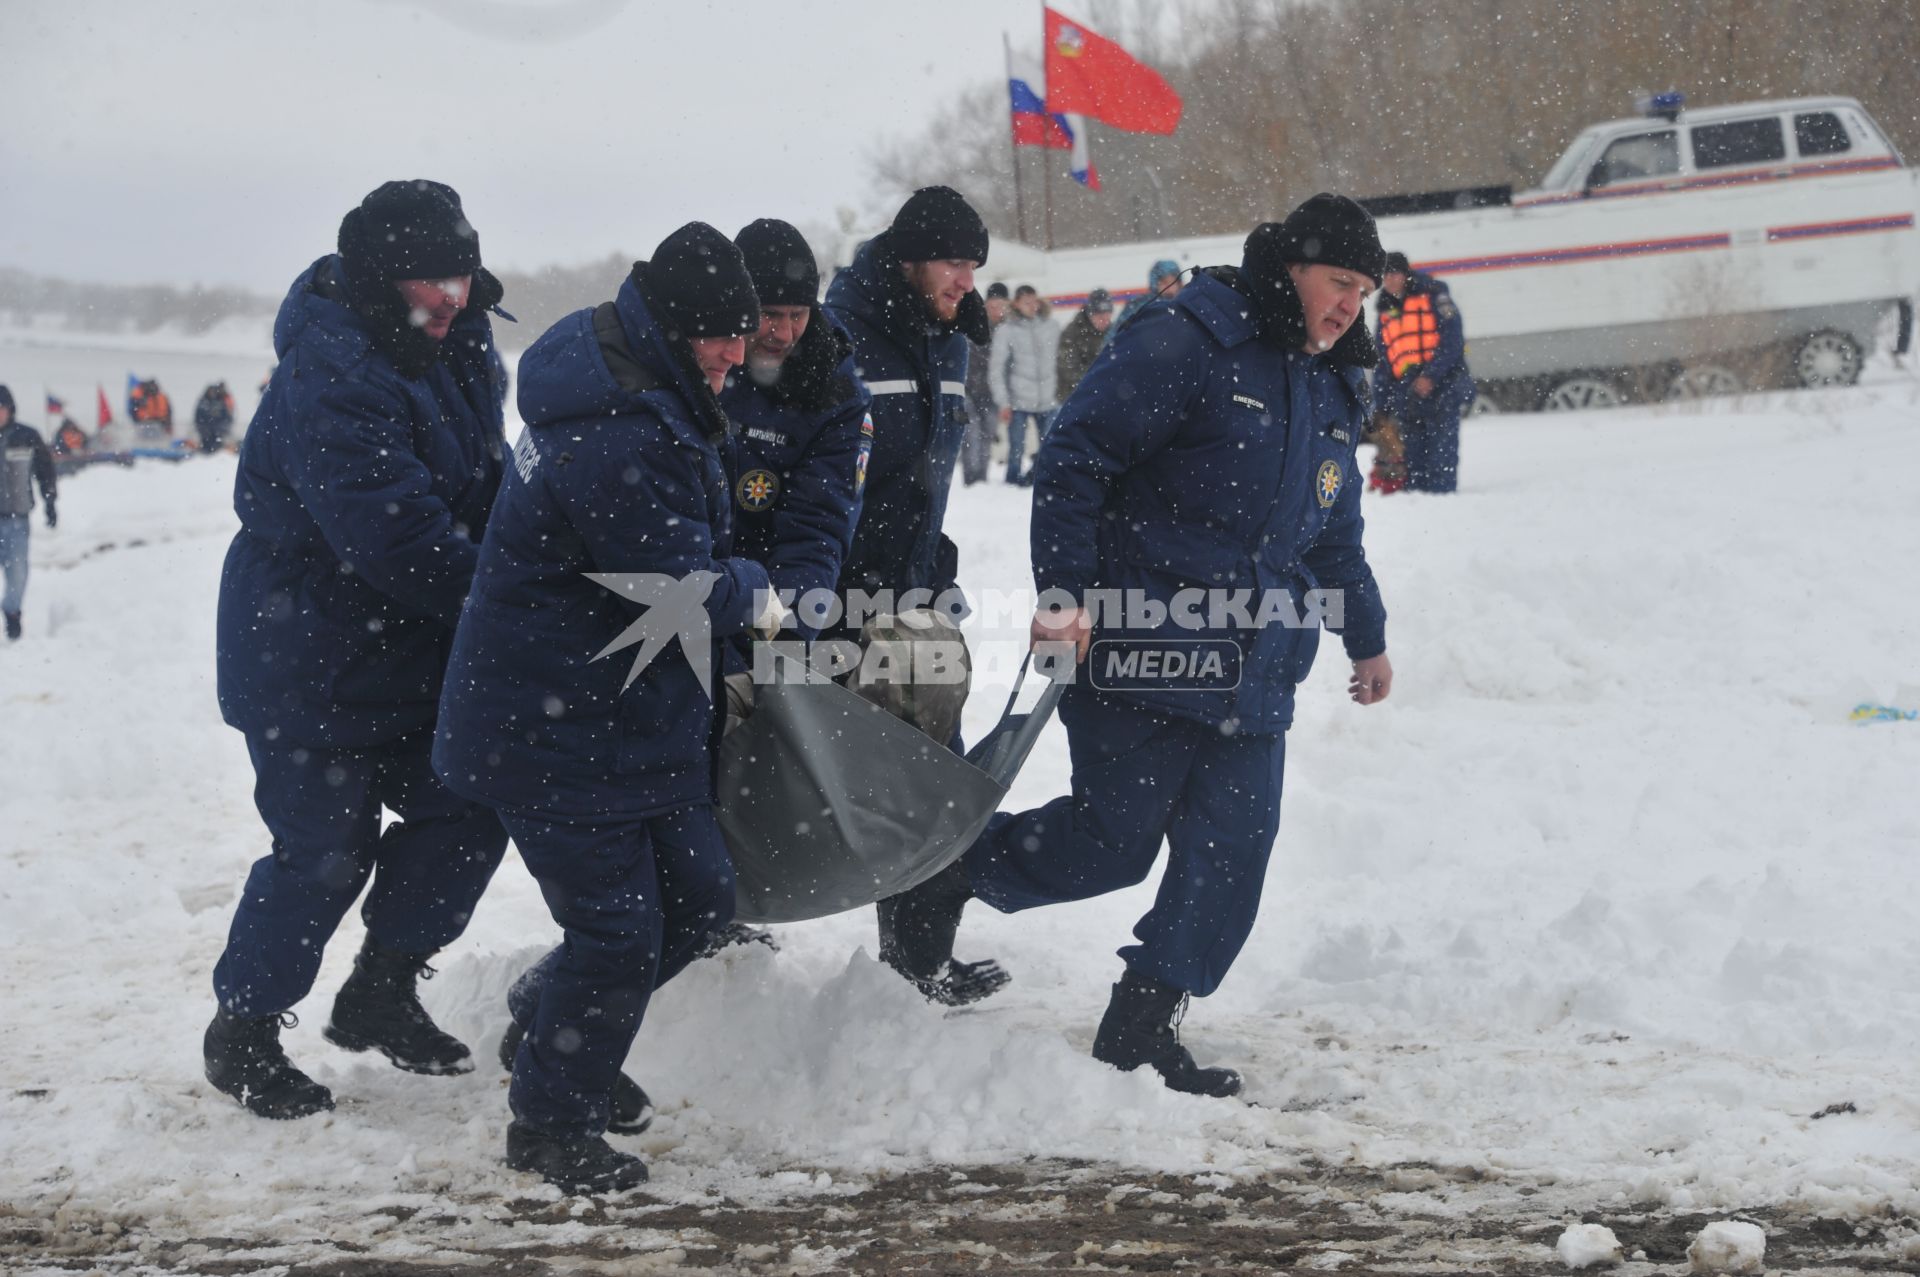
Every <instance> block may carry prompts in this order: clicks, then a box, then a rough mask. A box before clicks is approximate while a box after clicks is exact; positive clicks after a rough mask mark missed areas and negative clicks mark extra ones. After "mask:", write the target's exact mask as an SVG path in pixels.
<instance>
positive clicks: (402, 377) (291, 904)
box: [203, 181, 507, 1118]
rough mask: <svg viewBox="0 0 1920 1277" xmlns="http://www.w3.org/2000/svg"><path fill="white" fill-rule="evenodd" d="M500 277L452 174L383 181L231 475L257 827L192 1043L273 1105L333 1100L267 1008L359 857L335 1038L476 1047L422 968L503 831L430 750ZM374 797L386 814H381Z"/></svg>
mask: <svg viewBox="0 0 1920 1277" xmlns="http://www.w3.org/2000/svg"><path fill="white" fill-rule="evenodd" d="M500 296H501V292H500V285H499V283H498V281H496V280H495V279H494V278H493V276H492V275H490V274H488V273H487V271H486V270H485V269H484V268H483V267H482V266H481V265H480V241H479V237H478V236H477V235H476V234H475V233H474V229H473V227H472V226H471V225H470V224H469V223H468V221H467V219H466V214H465V213H464V211H463V210H462V208H461V205H460V197H459V196H458V195H457V194H455V193H454V191H453V190H452V189H451V188H450V187H446V186H443V185H441V184H440V183H438V182H426V181H409V182H388V183H386V184H385V185H384V186H381V187H380V188H379V189H377V190H375V191H374V192H373V193H372V194H370V195H368V196H367V197H366V199H365V200H363V201H362V202H361V203H360V205H359V206H358V207H357V208H355V209H353V210H352V211H350V212H349V213H348V214H347V215H346V217H345V219H343V220H342V222H341V223H340V236H339V252H338V253H337V254H335V255H332V256H328V257H323V258H321V259H320V260H319V261H318V262H315V263H314V264H313V265H312V266H311V267H309V268H308V269H307V270H306V271H305V272H303V273H302V274H301V275H300V277H299V278H298V279H297V280H295V281H294V284H293V288H292V289H291V291H289V292H288V294H287V298H286V300H285V301H284V302H283V303H281V306H280V314H279V318H278V319H277V320H276V321H275V323H274V349H275V351H276V352H277V353H278V355H279V357H280V363H279V365H278V366H277V367H276V368H275V369H274V371H273V377H272V380H271V381H270V382H269V383H268V385H267V390H266V394H265V396H264V397H263V398H262V400H261V402H260V408H259V411H258V412H256V413H255V415H254V418H253V426H252V428H251V429H250V430H248V431H247V436H246V440H245V442H244V443H243V444H242V445H241V449H240V467H239V474H238V476H237V477H236V479H235V481H234V499H233V504H234V509H235V510H236V511H237V512H238V514H239V516H240V530H239V532H237V533H236V534H235V535H234V538H233V544H232V546H231V547H230V548H229V549H228V551H227V559H226V566H225V568H224V569H223V570H222V572H221V576H220V618H219V655H218V665H219V694H220V710H221V713H222V714H223V715H224V716H225V718H226V720H227V722H228V723H230V724H232V725H233V726H235V727H237V728H239V729H240V730H241V731H242V732H244V733H246V737H247V752H248V754H249V756H250V757H251V758H252V760H253V770H254V778H255V779H254V802H255V805H257V806H258V807H259V809H260V815H261V818H262V820H264V821H265V823H266V826H267V830H268V832H269V833H271V834H272V836H273V852H272V854H271V855H269V856H265V857H263V858H262V859H260V860H259V861H257V862H256V863H255V864H254V866H253V871H252V873H251V874H250V875H249V876H248V878H247V884H246V887H245V889H244V890H243V891H242V892H241V895H240V902H239V904H238V905H237V906H236V907H235V909H234V914H233V924H232V928H231V930H230V931H229V933H228V937H227V946H226V950H225V952H224V953H222V954H221V956H220V961H219V964H218V965H217V966H215V967H214V971H213V988H214V993H215V995H216V997H217V998H218V1001H219V1012H218V1014H216V1015H215V1017H214V1020H213V1023H212V1024H210V1025H209V1026H208V1027H207V1032H206V1037H205V1041H204V1044H203V1045H204V1051H205V1057H206V1072H207V1078H208V1080H209V1081H211V1082H212V1083H213V1085H214V1086H215V1087H217V1088H219V1089H220V1090H221V1091H224V1092H225V1093H227V1094H228V1095H231V1096H233V1097H234V1098H235V1099H237V1100H239V1101H240V1102H241V1103H242V1104H244V1105H246V1107H247V1108H249V1109H251V1110H252V1111H253V1112H255V1113H258V1114H260V1115H261V1116H263V1117H273V1118H294V1117H302V1116H305V1115H306V1114H309V1113H313V1112H316V1111H318V1110H321V1109H330V1108H332V1107H333V1096H332V1094H331V1093H330V1092H329V1091H328V1090H327V1088H326V1087H324V1086H322V1085H320V1084H319V1083H318V1082H315V1081H314V1080H313V1079H311V1078H309V1077H308V1076H307V1075H306V1074H305V1073H302V1072H301V1071H300V1070H299V1069H297V1068H295V1067H294V1066H293V1065H292V1064H291V1063H290V1062H289V1061H288V1059H287V1057H286V1054H285V1052H284V1051H283V1050H282V1048H281V1046H280V1040H279V1034H280V1029H281V1027H282V1022H283V1019H284V1020H285V1021H287V1022H291V1020H292V1016H291V1008H292V1007H293V1006H294V1004H295V1003H297V1002H299V1001H300V1000H301V999H302V998H304V997H305V996H306V995H307V992H308V990H310V989H311V988H312V987H313V981H314V977H315V975H316V974H317V973H318V971H319V968H320V957H321V952H322V950H323V949H324V948H325V946H326V944H327V941H328V940H329V939H330V938H331V937H332V936H333V933H334V929H335V928H336V927H338V926H339V924H340V920H341V918H342V917H343V916H344V915H345V914H346V912H347V910H348V909H349V908H350V907H352V905H353V902H354V900H355V899H356V898H357V897H358V896H359V895H360V892H361V889H362V888H365V887H367V886H368V881H369V879H371V881H372V886H371V887H370V888H368V890H367V897H366V902H365V904H364V905H363V906H362V907H361V911H360V912H361V916H362V917H363V918H364V919H365V921H366V927H367V934H366V942H365V944H364V945H363V946H362V947H361V950H360V953H359V956H358V957H356V958H355V959H354V969H353V974H352V975H351V976H349V977H348V979H347V982H346V983H345V984H344V985H343V986H342V987H341V989H340V993H339V996H338V997H337V998H335V1000H334V1004H333V1011H332V1014H331V1016H330V1017H329V1020H328V1023H327V1027H326V1030H325V1032H326V1036H327V1038H328V1039H329V1040H331V1041H332V1042H334V1043H335V1044H336V1045H339V1046H343V1047H346V1048H348V1049H349V1050H356V1051H363V1050H367V1049H375V1050H378V1051H380V1052H381V1053H382V1054H384V1055H386V1056H387V1058H388V1059H390V1060H391V1061H392V1062H393V1063H394V1064H395V1065H397V1066H399V1067H400V1068H403V1069H407V1070H409V1071H411V1072H416V1073H464V1072H467V1071H468V1070H470V1069H472V1068H473V1059H472V1056H471V1054H470V1053H469V1052H468V1050H467V1048H466V1047H465V1046H464V1045H462V1044H461V1043H459V1042H457V1041H455V1040H454V1039H453V1038H452V1037H449V1036H448V1035H447V1034H445V1033H443V1032H441V1031H440V1029H439V1028H438V1027H437V1026H435V1025H434V1023H433V1021H432V1020H431V1019H429V1018H428V1016H427V1013H426V1011H425V1010H424V1009H422V1008H421V1006H420V1002H419V999H418V997H417V995H416V992H415V982H416V980H417V979H418V978H420V977H421V976H423V975H427V974H430V973H431V968H429V967H428V966H427V960H428V959H429V958H430V957H432V956H433V954H434V952H435V951H437V950H439V949H440V948H442V947H443V946H445V945H447V944H450V943H452V942H453V940H454V939H455V938H457V937H458V936H459V935H460V933H461V932H462V931H463V930H464V929H465V928H466V925H467V922H468V920H469V919H470V918H471V916H472V914H473V909H474V906H475V904H476V903H477V902H478V901H479V899H480V895H481V893H482V892H483V891H484V890H485V889H486V885H487V882H488V880H489V879H490V878H491V877H492V875H493V871H494V869H495V868H496V867H497V866H498V865H499V863H500V858H501V856H502V855H503V854H505V851H506V845H507V836H506V832H505V831H504V830H503V829H502V828H501V827H500V822H499V821H498V820H497V819H496V818H495V817H494V814H493V813H492V812H491V811H489V810H487V809H486V808H485V807H484V806H482V805H480V804H478V803H475V802H471V801H469V800H467V799H465V798H462V797H460V796H458V795H456V794H453V793H451V792H449V791H448V789H447V788H446V786H444V785H442V784H441V783H440V781H439V780H438V779H437V778H435V776H434V774H433V768H432V766H431V765H430V762H429V757H428V755H429V751H430V750H431V747H432V743H433V725H434V716H435V712H436V709H437V707H438V705H439V701H440V682H441V677H442V673H443V671H444V669H445V667H446V661H447V649H448V646H449V644H450V643H451V642H452V639H453V627H454V624H455V622H456V621H457V620H458V619H459V616H460V609H461V605H462V604H463V603H464V602H465V601H466V597H467V588H468V586H469V585H470V584H471V582H472V580H473V571H474V564H475V563H476V561H477V559H478V556H479V548H478V544H477V543H478V542H479V541H480V539H481V530H482V529H483V528H485V527H486V525H487V520H488V515H489V512H490V511H491V509H492V507H493V500H494V494H495V492H496V491H497V490H498V488H499V485H500V470H501V458H502V452H503V441H502V434H501V409H502V405H503V403H504V400H505V396H506V372H505V369H504V368H503V367H502V366H501V363H500V356H499V354H498V353H497V352H496V351H495V349H494V342H493V330H492V327H491V326H490V324H489V322H488V319H487V312H488V310H489V309H490V308H492V307H493V306H494V305H495V304H496V303H498V302H499V300H500ZM501 313H503V314H504V312H501ZM382 809H385V810H388V811H391V812H393V813H394V814H395V815H397V816H398V817H399V820H397V821H395V822H393V823H391V824H389V825H387V827H386V828H385V829H384V830H383V829H382V818H381V812H382Z"/></svg>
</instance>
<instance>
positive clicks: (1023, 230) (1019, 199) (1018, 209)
mask: <svg viewBox="0 0 1920 1277" xmlns="http://www.w3.org/2000/svg"><path fill="white" fill-rule="evenodd" d="M1000 47H1001V48H1002V49H1004V50H1005V51H1006V55H1007V89H1008V92H1012V89H1013V37H1012V36H1010V35H1008V34H1007V33H1006V32H1005V31H1002V32H1001V33H1000ZM1007 147H1008V149H1009V150H1011V151H1012V152H1013V207H1014V217H1015V218H1016V219H1018V222H1019V226H1020V239H1021V241H1022V242H1025V240H1026V238H1027V196H1026V192H1025V191H1024V190H1022V189H1021V186H1020V140H1019V139H1018V138H1017V137H1015V136H1014V132H1013V111H1012V109H1011V106H1009V109H1008V111H1007Z"/></svg>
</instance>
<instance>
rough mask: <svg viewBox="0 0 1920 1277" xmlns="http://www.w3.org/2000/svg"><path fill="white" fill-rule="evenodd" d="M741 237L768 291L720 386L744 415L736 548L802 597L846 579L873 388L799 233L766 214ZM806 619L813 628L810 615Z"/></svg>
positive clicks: (732, 455) (734, 483)
mask: <svg viewBox="0 0 1920 1277" xmlns="http://www.w3.org/2000/svg"><path fill="white" fill-rule="evenodd" d="M734 243H735V244H736V245H738V246H739V248H740V252H741V254H742V255H743V256H744V257H745V258H746V262H747V271H748V273H749V274H750V275H751V277H752V279H753V289H754V292H755V293H756V294H757V295H758V297H759V299H760V327H759V330H758V331H756V332H755V333H754V335H753V336H751V337H749V338H748V339H747V362H746V363H745V364H744V365H743V366H742V367H741V368H739V369H738V370H736V371H735V372H734V373H733V374H732V375H731V376H729V377H728V378H727V386H726V389H724V390H722V391H721V392H720V406H721V407H722V408H724V409H725V410H726V413H727V417H728V419H729V420H730V421H731V422H732V424H733V430H732V433H731V434H730V435H729V436H728V445H729V446H728V458H727V480H728V483H729V485H730V490H731V492H732V495H733V518H734V529H733V553H734V554H735V556H737V557H739V558H743V559H752V560H754V561H755V562H757V563H761V564H764V565H765V566H766V569H767V573H768V575H769V576H771V577H772V578H773V585H774V588H775V589H776V590H779V591H781V592H782V593H783V594H785V593H790V594H791V595H792V596H793V597H794V598H796V599H798V598H799V597H800V596H802V595H805V594H806V593H808V592H809V591H814V590H821V591H830V590H832V589H833V587H834V586H835V584H837V583H838V582H839V580H840V567H841V564H842V563H843V562H845V560H846V554H847V547H848V546H849V545H851V544H852V542H853V529H854V524H855V522H856V520H857V519H858V517H859V513H860V491H861V486H862V482H863V479H864V477H865V467H866V465H867V463H868V461H869V459H870V456H871V453H872V450H873V443H874V422H873V419H872V417H871V416H869V414H868V405H869V403H870V398H871V397H870V396H869V395H868V394H867V388H866V386H864V385H863V384H862V383H861V381H860V378H859V376H858V375H857V373H856V372H855V370H854V357H853V342H852V340H851V339H850V338H848V336H847V334H846V330H845V329H843V328H842V327H841V326H840V325H839V323H838V322H836V321H835V320H833V319H830V318H829V317H828V316H827V315H826V313H825V312H824V311H823V310H822V309H821V307H820V304H819V300H818V299H819V296H820V274H819V269H818V267H816V266H815V265H814V259H813V250H812V249H811V248H809V247H808V246H807V241H806V240H805V239H804V238H802V237H801V234H800V232H799V231H798V230H796V229H795V228H794V227H793V226H791V225H789V224H788V223H786V222H782V221H778V220H776V219H773V218H762V219H761V220H759V221H757V222H754V223H753V224H752V225H750V226H747V227H745V228H744V229H743V230H741V232H740V233H739V234H738V235H736V236H734ZM795 621H796V624H797V625H798V626H799V629H800V632H801V634H802V635H804V636H805V637H807V638H811V637H813V631H812V627H810V626H808V625H807V624H806V620H805V614H804V613H801V614H798V615H796V617H795Z"/></svg>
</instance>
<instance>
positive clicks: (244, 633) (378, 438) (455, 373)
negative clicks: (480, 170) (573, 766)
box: [218, 257, 506, 749]
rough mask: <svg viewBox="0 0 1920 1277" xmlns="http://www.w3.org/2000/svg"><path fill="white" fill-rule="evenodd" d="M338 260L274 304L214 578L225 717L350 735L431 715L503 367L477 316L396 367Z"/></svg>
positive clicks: (466, 568) (286, 737) (489, 472)
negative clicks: (266, 355) (267, 362)
mask: <svg viewBox="0 0 1920 1277" xmlns="http://www.w3.org/2000/svg"><path fill="white" fill-rule="evenodd" d="M345 296H346V294H345V291H344V287H343V285H342V283H341V279H340V275H339V259H338V258H337V257H326V258H322V259H321V260H320V261H318V262H316V263H315V264H314V265H313V266H311V267H309V268H308V269H307V270H306V271H305V272H304V273H303V274H302V275H301V276H300V277H299V278H298V279H297V280H295V281H294V284H293V288H292V290H291V291H290V292H288V294H287V298H286V301H284V302H283V303H281V306H280V315H279V318H278V319H277V320H276V321H275V323H274V331H273V344H274V350H275V352H276V353H277V354H278V355H279V358H280V363H279V366H278V367H276V368H275V369H274V371H273V378H272V380H271V381H270V382H269V383H268V385H267V391H266V395H265V396H264V397H263V398H262V399H261V401H260V407H259V410H258V411H257V412H255V414H254V417H253V424H252V426H251V427H250V428H249V429H248V431H247V435H246V440H245V442H244V443H242V445H241V448H240V469H239V475H238V477H237V478H236V480H235V482H234V493H233V504H234V509H235V510H236V511H237V512H238V513H239V516H240V531H239V532H238V533H237V534H235V536H234V538H233V544H232V546H231V547H230V548H229V549H228V550H227V560H226V566H225V568H224V570H223V571H222V573H221V577H220V613H219V657H218V665H219V695H220V711H221V713H222V715H224V716H225V718H226V721H227V722H229V723H231V724H232V725H233V726H235V727H238V728H240V729H241V730H242V731H245V732H248V733H261V734H267V735H271V736H273V738H274V739H276V740H279V741H282V742H288V741H291V742H295V743H298V744H303V745H315V746H329V747H337V748H348V749H351V748H360V747H364V746H369V745H374V744H378V743H381V742H384V741H389V740H392V739H394V738H395V737H397V736H401V735H404V734H406V733H410V732H414V731H419V730H421V729H424V728H429V727H431V726H432V725H433V718H434V712H435V708H436V706H437V705H438V704H439V701H440V679H441V673H442V671H443V670H444V669H445V667H446V661H447V651H448V647H449V645H450V644H451V643H452V640H453V627H454V623H455V622H456V621H457V620H458V619H459V616H460V607H461V604H462V603H463V602H464V601H465V599H466V597H467V589H468V586H469V585H470V584H471V582H472V580H473V570H474V564H475V562H476V560H477V557H478V548H477V546H476V542H478V541H479V540H480V537H481V531H482V529H484V528H485V527H486V523H487V515H488V512H489V511H490V510H491V509H492V507H493V501H494V494H495V492H496V491H497V489H498V488H499V485H500V471H501V454H502V448H503V441H502V428H501V410H502V406H503V404H504V402H505V398H506V371H505V369H504V367H503V366H502V365H501V362H500V356H499V354H498V352H497V351H496V350H495V349H494V345H493V329H492V326H491V325H490V323H489V322H488V319H487V316H486V314H485V312H484V311H481V310H479V309H477V308H470V309H468V310H467V311H464V312H462V313H461V314H460V316H459V317H458V318H457V319H455V321H454V324H453V328H452V330H451V331H450V332H449V333H448V335H447V338H446V340H445V341H444V342H442V343H441V348H440V349H441V357H440V359H439V360H438V362H436V363H435V364H434V365H433V366H432V367H431V368H429V369H428V370H427V371H426V372H425V373H424V374H422V375H420V376H418V377H407V376H403V375H402V374H401V373H400V371H399V370H398V369H397V368H395V366H394V364H393V361H392V360H391V359H390V358H389V357H388V356H387V355H386V354H385V353H384V352H382V351H381V350H380V349H378V348H377V347H376V345H375V343H374V340H373V338H372V336H371V333H370V330H369V329H368V327H367V325H366V324H365V323H364V322H363V321H362V320H361V318H360V317H359V315H357V314H356V313H354V312H353V311H352V310H350V309H349V308H348V306H347V305H346V304H345V300H344V299H345Z"/></svg>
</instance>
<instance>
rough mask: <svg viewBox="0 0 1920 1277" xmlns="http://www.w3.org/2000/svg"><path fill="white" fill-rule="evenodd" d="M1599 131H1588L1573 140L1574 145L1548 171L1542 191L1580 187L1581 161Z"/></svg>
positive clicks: (1541, 185) (1541, 184)
mask: <svg viewBox="0 0 1920 1277" xmlns="http://www.w3.org/2000/svg"><path fill="white" fill-rule="evenodd" d="M1598 131H1599V130H1597V129H1588V130H1586V131H1585V132H1584V133H1582V134H1581V135H1580V136H1579V137H1577V138H1575V139H1573V145H1572V146H1569V147H1568V148H1567V149H1566V150H1565V151H1563V152H1561V154H1560V158H1559V159H1558V160H1556V161H1554V165H1553V168H1552V169H1551V170H1549V171H1548V173H1547V176H1546V180H1545V181H1543V182H1541V183H1540V189H1542V190H1546V191H1564V190H1567V189H1569V188H1571V187H1576V186H1578V185H1580V161H1581V160H1582V159H1583V158H1585V156H1586V155H1587V153H1588V152H1589V151H1590V150H1591V149H1592V146H1591V144H1592V142H1593V135H1594V134H1595V133H1596V132H1598Z"/></svg>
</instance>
